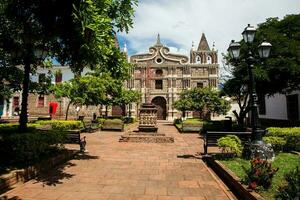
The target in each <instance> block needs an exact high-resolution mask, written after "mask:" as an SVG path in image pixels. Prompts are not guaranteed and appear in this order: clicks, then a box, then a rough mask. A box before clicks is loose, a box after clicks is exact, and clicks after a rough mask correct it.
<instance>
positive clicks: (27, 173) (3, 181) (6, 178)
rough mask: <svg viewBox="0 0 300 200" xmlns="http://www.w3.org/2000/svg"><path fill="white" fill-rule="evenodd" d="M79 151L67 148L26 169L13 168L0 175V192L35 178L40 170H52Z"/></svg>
mask: <svg viewBox="0 0 300 200" xmlns="http://www.w3.org/2000/svg"><path fill="white" fill-rule="evenodd" d="M76 152H77V151H71V150H67V151H64V152H63V153H62V154H60V155H58V156H56V157H53V158H49V159H47V160H45V161H42V162H41V163H39V164H36V165H35V166H29V167H27V168H25V169H19V170H13V171H11V172H10V173H8V174H4V175H1V176H0V194H1V193H2V192H4V191H5V190H8V189H10V188H11V187H12V186H13V185H15V184H17V183H19V182H22V183H24V182H27V181H29V180H31V179H33V178H35V177H36V176H37V175H38V174H39V173H40V172H45V171H48V170H51V169H52V168H54V167H56V166H57V165H60V164H62V163H64V162H66V161H68V160H70V159H72V158H73V157H74V155H75V154H76Z"/></svg>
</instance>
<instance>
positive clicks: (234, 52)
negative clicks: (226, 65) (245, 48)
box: [227, 40, 241, 59]
mask: <svg viewBox="0 0 300 200" xmlns="http://www.w3.org/2000/svg"><path fill="white" fill-rule="evenodd" d="M240 49H241V45H240V43H238V42H235V41H234V40H231V43H230V45H229V47H228V49H227V51H228V52H229V55H230V57H231V58H234V59H238V58H239V57H240Z"/></svg>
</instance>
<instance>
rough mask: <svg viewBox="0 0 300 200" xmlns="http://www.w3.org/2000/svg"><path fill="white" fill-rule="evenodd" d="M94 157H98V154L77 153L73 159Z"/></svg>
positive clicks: (93, 158) (92, 158) (91, 158)
mask: <svg viewBox="0 0 300 200" xmlns="http://www.w3.org/2000/svg"><path fill="white" fill-rule="evenodd" d="M95 159H99V156H92V155H89V154H86V153H79V154H77V155H76V156H75V158H74V160H95Z"/></svg>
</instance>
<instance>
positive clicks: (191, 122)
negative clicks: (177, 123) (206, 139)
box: [183, 118, 203, 125]
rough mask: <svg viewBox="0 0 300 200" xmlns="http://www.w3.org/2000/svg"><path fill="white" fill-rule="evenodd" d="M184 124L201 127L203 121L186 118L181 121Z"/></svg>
mask: <svg viewBox="0 0 300 200" xmlns="http://www.w3.org/2000/svg"><path fill="white" fill-rule="evenodd" d="M183 123H184V124H191V125H202V124H203V121H202V120H201V119H198V118H188V119H186V120H184V121H183Z"/></svg>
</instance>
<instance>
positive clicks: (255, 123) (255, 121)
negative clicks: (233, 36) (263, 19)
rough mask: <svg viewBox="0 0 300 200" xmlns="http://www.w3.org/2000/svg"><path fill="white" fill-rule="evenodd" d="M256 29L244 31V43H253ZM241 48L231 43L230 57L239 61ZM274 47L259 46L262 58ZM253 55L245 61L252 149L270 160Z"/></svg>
mask: <svg viewBox="0 0 300 200" xmlns="http://www.w3.org/2000/svg"><path fill="white" fill-rule="evenodd" d="M255 32H256V29H255V28H254V27H253V26H250V24H248V26H247V27H246V28H245V29H244V31H243V33H242V35H243V38H244V41H245V43H246V44H247V45H249V44H251V43H253V41H254V37H255ZM240 47H241V45H240V44H239V43H238V42H234V40H232V41H231V44H230V45H229V48H228V52H229V55H230V56H231V57H232V58H233V59H238V58H239V56H240ZM271 47H272V45H271V44H270V43H268V42H266V41H264V42H262V43H261V44H260V45H259V46H258V53H259V56H260V58H268V57H269V55H270V51H271ZM252 55H253V53H252V52H251V50H249V51H248V55H247V57H246V59H245V61H246V63H247V66H248V73H249V85H248V89H249V93H250V99H249V104H250V108H251V115H250V117H251V118H250V119H251V128H252V137H251V148H252V154H257V153H258V154H259V156H263V157H267V158H268V159H270V158H272V157H273V156H274V154H272V153H270V151H273V150H272V149H270V148H269V146H267V145H266V144H264V142H263V141H262V133H263V132H264V130H261V129H260V127H259V126H260V125H259V116H258V100H257V94H256V90H255V80H254V76H253V64H254V63H255V62H256V59H255V58H254V57H253V56H252Z"/></svg>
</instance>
